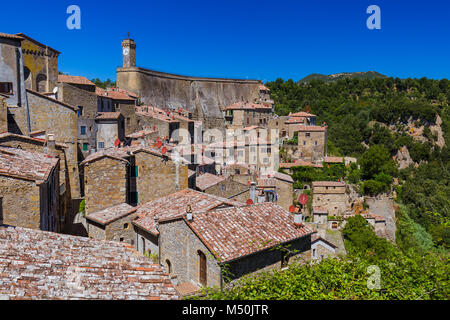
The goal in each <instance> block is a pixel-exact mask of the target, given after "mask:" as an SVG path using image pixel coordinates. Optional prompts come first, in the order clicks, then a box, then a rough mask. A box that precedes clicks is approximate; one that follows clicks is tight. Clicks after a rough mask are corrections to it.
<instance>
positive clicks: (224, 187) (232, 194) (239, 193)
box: [203, 177, 250, 203]
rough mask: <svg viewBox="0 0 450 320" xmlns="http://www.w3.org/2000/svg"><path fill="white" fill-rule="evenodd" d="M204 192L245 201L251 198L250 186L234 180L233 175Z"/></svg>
mask: <svg viewBox="0 0 450 320" xmlns="http://www.w3.org/2000/svg"><path fill="white" fill-rule="evenodd" d="M203 192H205V193H208V194H212V195H216V196H219V197H223V198H227V199H232V200H236V201H239V202H243V203H245V202H246V201H247V200H248V199H250V187H249V186H248V185H246V184H243V183H240V182H237V181H234V180H233V179H232V177H229V178H228V179H226V180H224V181H221V182H219V183H217V184H215V185H213V186H211V187H209V188H207V189H205V190H204V191H203Z"/></svg>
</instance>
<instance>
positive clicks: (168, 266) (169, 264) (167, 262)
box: [166, 259, 172, 274]
mask: <svg viewBox="0 0 450 320" xmlns="http://www.w3.org/2000/svg"><path fill="white" fill-rule="evenodd" d="M166 264H167V271H168V273H169V274H171V273H172V263H170V260H169V259H167V260H166Z"/></svg>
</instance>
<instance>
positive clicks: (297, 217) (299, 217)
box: [294, 212, 303, 227]
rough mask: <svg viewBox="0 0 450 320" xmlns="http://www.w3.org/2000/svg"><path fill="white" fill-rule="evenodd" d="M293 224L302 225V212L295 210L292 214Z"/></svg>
mask: <svg viewBox="0 0 450 320" xmlns="http://www.w3.org/2000/svg"><path fill="white" fill-rule="evenodd" d="M294 225H295V226H296V227H302V226H303V214H301V213H300V212H296V213H295V214H294Z"/></svg>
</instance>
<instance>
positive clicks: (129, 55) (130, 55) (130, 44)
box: [122, 33, 136, 68]
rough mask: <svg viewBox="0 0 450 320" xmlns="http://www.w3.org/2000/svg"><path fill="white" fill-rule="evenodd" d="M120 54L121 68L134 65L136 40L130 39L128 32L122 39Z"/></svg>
mask: <svg viewBox="0 0 450 320" xmlns="http://www.w3.org/2000/svg"><path fill="white" fill-rule="evenodd" d="M122 56H123V68H130V67H136V42H134V40H133V39H130V34H129V33H128V39H125V40H123V41H122Z"/></svg>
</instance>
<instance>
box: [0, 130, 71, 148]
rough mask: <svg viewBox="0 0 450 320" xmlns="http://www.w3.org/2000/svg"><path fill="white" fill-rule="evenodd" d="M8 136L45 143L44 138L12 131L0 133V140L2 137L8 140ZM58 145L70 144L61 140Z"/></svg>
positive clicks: (59, 146)
mask: <svg viewBox="0 0 450 320" xmlns="http://www.w3.org/2000/svg"><path fill="white" fill-rule="evenodd" d="M8 138H13V140H28V141H33V142H38V143H39V144H41V145H42V146H43V145H44V144H45V140H44V139H40V138H34V137H29V136H23V135H20V134H15V133H11V132H3V133H0V140H2V139H5V140H6V139H8ZM56 146H57V147H58V148H68V146H67V145H66V144H64V143H59V142H56Z"/></svg>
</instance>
